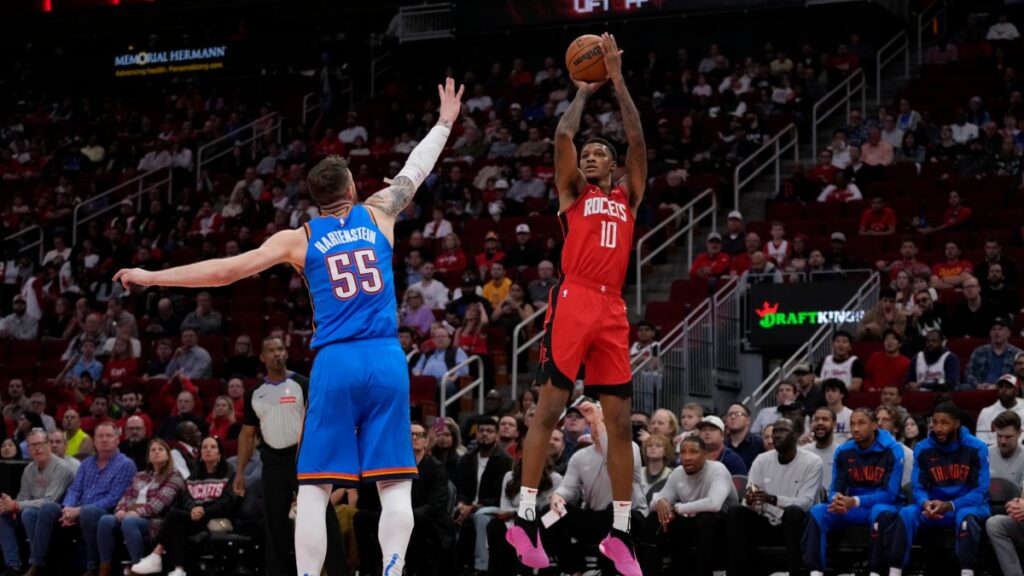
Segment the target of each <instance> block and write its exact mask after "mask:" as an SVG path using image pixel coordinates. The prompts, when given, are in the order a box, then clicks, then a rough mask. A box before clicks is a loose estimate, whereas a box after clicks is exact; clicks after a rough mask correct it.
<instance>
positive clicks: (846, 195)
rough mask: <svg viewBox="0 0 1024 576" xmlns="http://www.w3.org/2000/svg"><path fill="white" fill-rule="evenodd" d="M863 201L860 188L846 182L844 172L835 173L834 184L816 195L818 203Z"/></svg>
mask: <svg viewBox="0 0 1024 576" xmlns="http://www.w3.org/2000/svg"><path fill="white" fill-rule="evenodd" d="M863 199H864V195H863V194H861V191H860V188H858V187H857V185H856V184H851V183H850V182H849V180H847V178H846V172H836V175H835V179H834V183H833V184H829V185H828V186H825V188H824V189H823V190H822V191H821V194H819V195H818V202H856V201H858V200H863Z"/></svg>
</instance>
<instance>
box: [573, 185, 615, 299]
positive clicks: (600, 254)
mask: <svg viewBox="0 0 1024 576" xmlns="http://www.w3.org/2000/svg"><path fill="white" fill-rule="evenodd" d="M559 220H560V221H561V223H562V233H563V234H564V235H565V245H564V246H563V248H562V274H563V276H565V277H567V278H569V279H570V281H571V279H572V278H582V279H585V280H589V281H591V282H595V283H598V284H602V285H604V286H608V287H609V288H610V289H615V290H621V289H622V284H623V282H624V281H625V279H626V269H627V268H628V267H629V253H630V250H631V249H632V248H633V223H634V220H633V213H632V212H630V210H629V195H628V194H627V193H626V191H625V190H624V189H622V188H621V187H619V186H616V187H614V188H612V191H611V193H610V194H605V193H604V192H602V191H601V188H600V187H598V186H595V185H593V184H590V185H588V186H587V188H586V190H584V191H583V193H582V194H580V196H579V197H578V198H576V201H575V202H573V203H572V205H571V206H569V208H568V209H566V210H565V211H564V212H562V213H561V214H560V215H559Z"/></svg>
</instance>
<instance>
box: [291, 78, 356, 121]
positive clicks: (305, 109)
mask: <svg viewBox="0 0 1024 576" xmlns="http://www.w3.org/2000/svg"><path fill="white" fill-rule="evenodd" d="M342 80H344V81H346V82H348V85H347V86H346V87H345V88H344V89H343V90H342V91H341V92H339V93H338V98H341V97H342V96H344V95H346V94H348V109H349V110H352V109H353V108H355V102H356V100H355V98H356V95H355V90H354V86H353V85H352V78H350V77H348V76H346V77H344V78H342ZM311 101H312V102H311ZM319 109H320V95H319V94H317V93H316V92H307V93H306V94H305V95H304V96H303V97H302V125H303V126H305V125H306V124H307V122H308V121H309V115H310V114H311V113H312V112H314V111H316V110H319Z"/></svg>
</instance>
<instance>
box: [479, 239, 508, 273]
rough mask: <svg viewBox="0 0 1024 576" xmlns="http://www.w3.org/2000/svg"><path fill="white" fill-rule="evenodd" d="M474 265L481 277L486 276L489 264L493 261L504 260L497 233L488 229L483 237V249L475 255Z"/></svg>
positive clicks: (489, 267) (488, 271)
mask: <svg viewBox="0 0 1024 576" xmlns="http://www.w3.org/2000/svg"><path fill="white" fill-rule="evenodd" d="M475 260H476V267H477V268H478V269H479V275H480V277H481V278H487V277H488V276H487V275H488V273H490V271H491V265H492V264H494V263H495V262H504V260H505V253H504V252H502V251H501V241H500V240H499V239H498V233H497V232H495V231H493V230H492V231H490V232H488V233H487V235H486V236H485V237H484V251H483V252H481V253H480V254H477V255H476V259H475Z"/></svg>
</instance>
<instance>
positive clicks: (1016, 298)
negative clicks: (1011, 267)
mask: <svg viewBox="0 0 1024 576" xmlns="http://www.w3.org/2000/svg"><path fill="white" fill-rule="evenodd" d="M984 280H985V281H984V283H983V284H982V288H981V298H982V301H987V302H994V303H996V304H998V305H999V306H1000V307H1001V308H1002V309H1003V310H1005V311H1006V312H1009V313H1012V314H1017V313H1018V312H1020V311H1021V307H1022V303H1021V299H1020V292H1018V291H1017V289H1016V288H1015V287H1013V286H1009V285H1008V284H1007V283H1006V278H1005V277H1004V276H1003V265H1002V264H1000V263H998V262H996V263H995V264H991V265H989V267H988V277H987V278H985V279H984Z"/></svg>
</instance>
